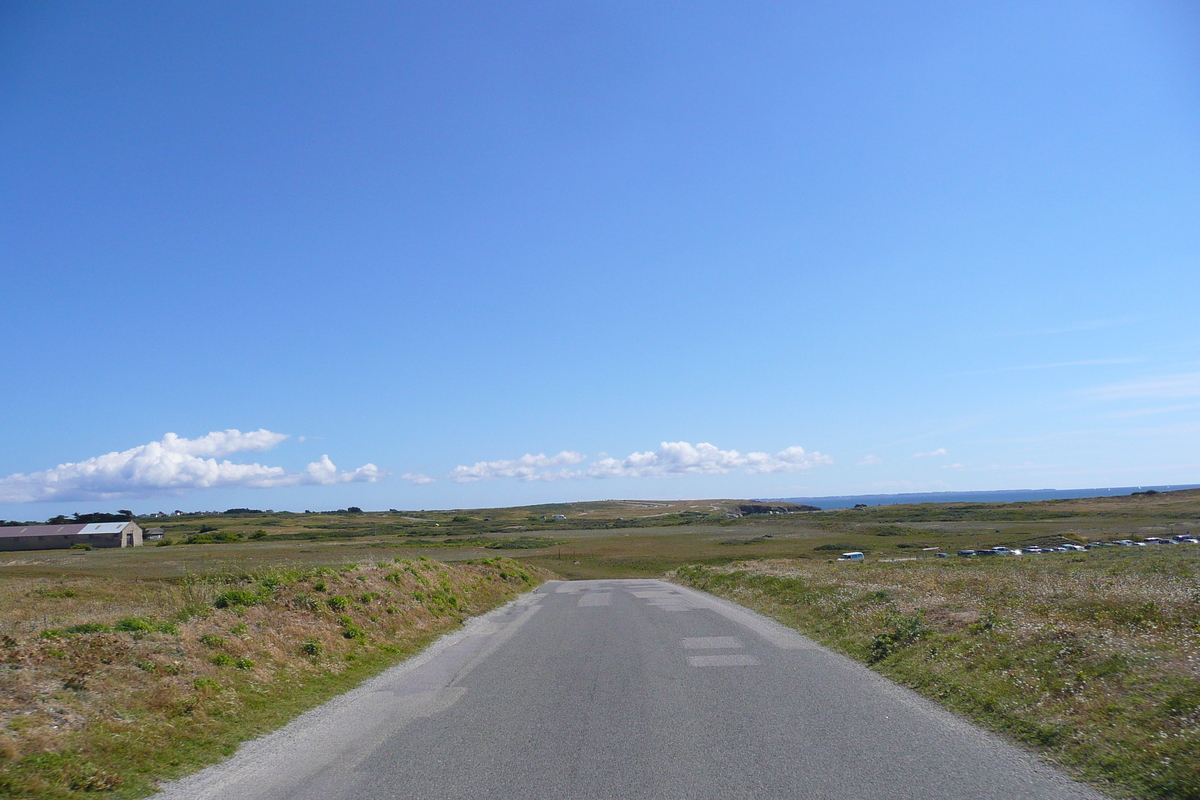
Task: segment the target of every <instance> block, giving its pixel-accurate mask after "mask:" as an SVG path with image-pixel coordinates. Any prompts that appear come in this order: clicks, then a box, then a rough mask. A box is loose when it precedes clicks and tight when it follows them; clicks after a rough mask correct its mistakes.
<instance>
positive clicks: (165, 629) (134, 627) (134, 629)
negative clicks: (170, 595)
mask: <svg viewBox="0 0 1200 800" xmlns="http://www.w3.org/2000/svg"><path fill="white" fill-rule="evenodd" d="M113 630H118V631H124V632H126V633H132V634H134V635H139V634H145V633H171V634H174V635H176V636H178V635H179V628H176V627H175V626H174V625H172V624H171V623H169V622H155V621H154V620H150V619H146V618H145V617H125V618H124V619H119V620H117V622H116V624H115V625H113Z"/></svg>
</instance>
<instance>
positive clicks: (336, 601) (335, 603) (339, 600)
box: [325, 594, 350, 611]
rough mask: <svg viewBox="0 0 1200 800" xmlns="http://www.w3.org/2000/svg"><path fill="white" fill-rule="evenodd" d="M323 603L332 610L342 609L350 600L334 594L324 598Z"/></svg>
mask: <svg viewBox="0 0 1200 800" xmlns="http://www.w3.org/2000/svg"><path fill="white" fill-rule="evenodd" d="M325 604H326V605H327V606H329V608H330V609H331V610H333V611H344V610H345V609H346V608H347V607H348V606H349V605H350V601H349V600H347V599H346V598H345V597H342V596H341V595H338V594H335V595H334V596H333V597H330V598H329V599H328V600H326V601H325Z"/></svg>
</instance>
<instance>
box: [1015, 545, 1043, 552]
mask: <svg viewBox="0 0 1200 800" xmlns="http://www.w3.org/2000/svg"><path fill="white" fill-rule="evenodd" d="M1021 552H1022V553H1034V554H1036V553H1044V552H1046V551H1045V550H1043V549H1042V548H1040V547H1038V546H1037V545H1036V544H1031V545H1029V547H1022V548H1021Z"/></svg>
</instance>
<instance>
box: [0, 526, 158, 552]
mask: <svg viewBox="0 0 1200 800" xmlns="http://www.w3.org/2000/svg"><path fill="white" fill-rule="evenodd" d="M75 544H87V545H91V546H92V547H141V545H142V529H141V528H140V527H139V526H138V524H137V523H136V522H92V523H90V524H87V525H80V524H78V523H76V524H74V525H9V526H5V527H0V550H61V549H64V548H68V547H71V546H72V545H75Z"/></svg>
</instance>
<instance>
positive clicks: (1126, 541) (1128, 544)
mask: <svg viewBox="0 0 1200 800" xmlns="http://www.w3.org/2000/svg"><path fill="white" fill-rule="evenodd" d="M1113 544H1119V545H1121V547H1133V545H1134V542H1133V540H1132V539H1117V540H1116V541H1115V542H1113Z"/></svg>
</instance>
